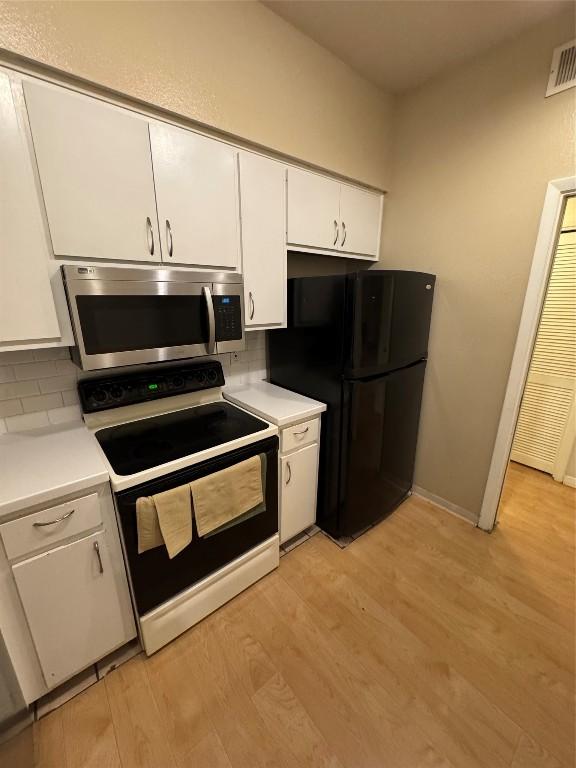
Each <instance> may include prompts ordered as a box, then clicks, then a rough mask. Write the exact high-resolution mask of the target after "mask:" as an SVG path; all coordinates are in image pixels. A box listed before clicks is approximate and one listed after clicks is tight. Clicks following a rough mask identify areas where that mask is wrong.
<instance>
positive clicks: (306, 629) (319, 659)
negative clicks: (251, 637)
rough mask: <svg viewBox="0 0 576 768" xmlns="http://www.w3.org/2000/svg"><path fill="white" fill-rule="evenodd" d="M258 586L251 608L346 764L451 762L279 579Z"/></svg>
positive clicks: (394, 766) (293, 685)
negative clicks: (259, 594)
mask: <svg viewBox="0 0 576 768" xmlns="http://www.w3.org/2000/svg"><path fill="white" fill-rule="evenodd" d="M275 576H276V575H275ZM261 590H262V594H263V596H264V598H265V599H264V600H260V601H259V602H258V603H255V602H254V603H251V604H250V606H249V607H248V608H247V610H246V613H247V615H248V616H249V617H250V618H251V620H252V621H253V622H255V625H256V626H258V632H259V637H261V639H262V642H263V643H264V644H267V645H268V647H269V649H270V652H271V654H272V655H273V656H274V658H275V659H276V660H277V663H278V664H279V665H280V667H281V672H282V676H283V677H284V679H285V680H286V681H287V682H288V684H289V685H290V687H291V688H292V690H294V692H295V694H296V695H297V696H298V698H299V699H300V701H301V702H302V704H303V706H304V707H305V708H306V709H307V711H308V712H309V713H310V715H311V717H312V719H313V720H314V721H315V723H316V725H317V727H318V728H319V729H320V731H321V732H322V733H323V735H324V738H325V739H326V741H327V742H328V743H329V744H330V745H331V746H332V748H333V749H334V750H335V751H336V753H337V755H338V756H339V758H340V760H341V761H342V762H343V763H344V765H351V766H372V765H378V764H379V763H383V764H384V765H388V766H390V767H391V768H404V766H406V768H408V767H409V766H410V767H411V768H415V767H416V766H418V767H420V766H422V768H424V766H432V765H434V766H440V765H442V766H451V765H452V763H451V762H450V761H449V760H448V759H447V758H445V756H444V755H441V754H439V753H438V752H437V751H436V750H435V749H434V748H433V746H432V745H431V744H430V742H429V740H428V739H427V738H426V737H425V735H424V734H422V733H421V732H420V731H419V729H418V728H416V727H415V726H414V725H413V723H412V722H411V721H410V719H409V718H407V717H405V714H404V712H402V711H401V709H400V708H399V707H398V706H397V703H396V702H395V701H394V700H393V698H392V697H391V696H390V695H389V694H388V692H387V691H386V690H385V689H384V688H382V686H381V684H380V681H379V680H377V679H375V678H374V676H372V675H369V674H367V673H366V672H365V670H363V669H362V668H361V667H359V666H358V665H357V664H355V660H354V658H353V656H352V655H351V654H350V653H349V652H348V649H347V648H346V647H345V646H344V645H341V644H340V643H339V642H338V640H337V639H336V638H335V637H334V636H333V635H331V634H329V633H324V632H323V630H322V627H321V625H320V624H319V623H318V621H317V617H316V616H314V615H313V614H311V613H310V611H309V610H308V608H307V607H306V605H305V604H304V602H303V601H301V600H299V599H298V597H297V595H296V594H295V593H293V592H291V591H290V590H286V588H285V587H283V585H282V580H281V579H277V578H276V577H274V578H269V579H267V580H266V581H265V582H263V583H262V585H261ZM280 606H281V609H280Z"/></svg>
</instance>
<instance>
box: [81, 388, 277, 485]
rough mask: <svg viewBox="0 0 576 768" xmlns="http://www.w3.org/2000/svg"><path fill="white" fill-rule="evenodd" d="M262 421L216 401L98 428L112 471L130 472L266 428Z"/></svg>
mask: <svg viewBox="0 0 576 768" xmlns="http://www.w3.org/2000/svg"><path fill="white" fill-rule="evenodd" d="M268 426H269V425H268V424H267V423H266V422H265V421H261V420H260V419H257V418H256V417H255V416H251V415H250V414H249V413H246V412H245V411H242V410H240V408H236V407H235V406H233V405H230V403H226V402H224V401H222V400H219V401H217V402H214V403H208V404H207V405H196V406H194V407H192V408H186V409H184V410H181V411H173V412H171V413H163V414H161V415H159V416H151V417H149V418H147V419H139V420H138V421H130V422H127V423H125V424H119V425H118V426H114V427H105V428H104V429H99V430H98V431H97V432H96V433H95V435H96V439H97V440H98V442H99V443H100V446H101V447H102V450H103V451H104V453H105V454H106V458H107V459H108V461H109V462H110V465H111V467H112V469H113V470H114V472H116V474H118V475H132V474H135V473H136V472H142V471H143V470H145V469H151V468H152V467H157V466H159V465H161V464H166V463H168V462H169V461H174V460H175V459H180V458H182V457H184V456H189V455H191V454H194V453H198V452H200V451H204V450H206V449H208V448H214V447H215V446H217V445H222V444H224V443H228V442H230V441H232V440H237V439H238V438H240V437H245V436H246V435H252V434H254V433H255V432H260V431H261V430H264V429H267V428H268Z"/></svg>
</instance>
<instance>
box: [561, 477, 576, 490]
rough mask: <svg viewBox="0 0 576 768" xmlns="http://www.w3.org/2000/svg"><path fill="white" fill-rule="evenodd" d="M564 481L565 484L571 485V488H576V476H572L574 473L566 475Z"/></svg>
mask: <svg viewBox="0 0 576 768" xmlns="http://www.w3.org/2000/svg"><path fill="white" fill-rule="evenodd" d="M562 482H563V483H564V485H569V486H570V488H576V477H572V475H566V476H565V478H564V480H563V481H562Z"/></svg>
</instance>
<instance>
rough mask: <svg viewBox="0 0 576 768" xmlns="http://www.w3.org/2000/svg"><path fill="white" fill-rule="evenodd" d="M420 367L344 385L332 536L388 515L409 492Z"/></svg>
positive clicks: (359, 528) (421, 376) (355, 530)
mask: <svg viewBox="0 0 576 768" xmlns="http://www.w3.org/2000/svg"><path fill="white" fill-rule="evenodd" d="M425 368H426V363H425V362H421V363H417V364H416V365H413V366H411V367H409V368H403V369H401V370H399V371H395V372H394V373H391V374H388V375H385V376H380V377H378V378H374V379H368V380H364V381H348V382H345V384H344V404H345V405H344V425H343V435H342V469H341V473H340V477H341V481H340V515H339V531H338V535H340V536H353V535H354V534H356V533H359V532H360V531H362V530H363V529H364V528H366V527H367V526H368V525H370V524H372V523H374V522H375V521H377V520H379V519H380V518H382V517H384V516H385V515H387V514H388V513H389V512H392V510H394V509H395V508H396V507H397V506H398V504H399V503H400V502H401V501H402V500H403V499H404V498H405V496H406V494H407V493H408V491H409V490H410V488H411V487H412V477H413V474H414V459H415V455H416V441H417V436H418V421H419V417H420V403H421V399H422V387H423V384H424V371H425Z"/></svg>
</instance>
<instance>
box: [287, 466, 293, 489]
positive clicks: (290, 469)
mask: <svg viewBox="0 0 576 768" xmlns="http://www.w3.org/2000/svg"><path fill="white" fill-rule="evenodd" d="M286 469H287V470H288V477H287V478H286V485H288V483H289V482H290V480H292V467H291V466H290V462H289V461H287V462H286Z"/></svg>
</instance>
